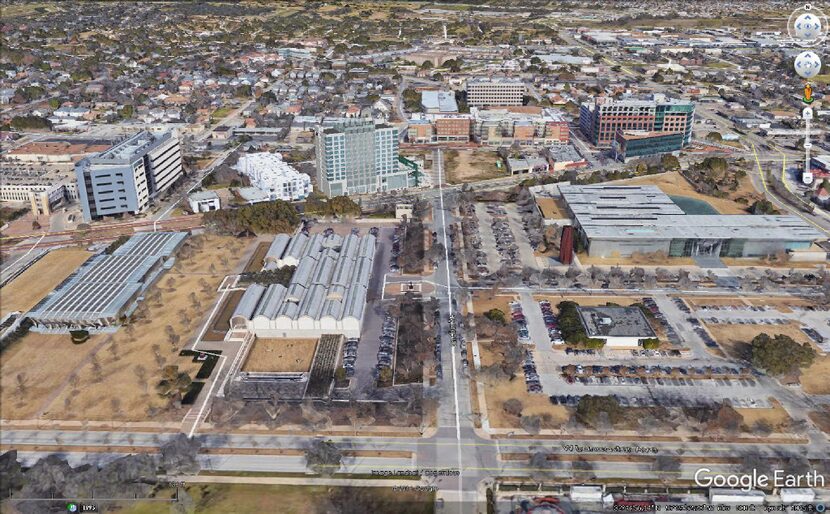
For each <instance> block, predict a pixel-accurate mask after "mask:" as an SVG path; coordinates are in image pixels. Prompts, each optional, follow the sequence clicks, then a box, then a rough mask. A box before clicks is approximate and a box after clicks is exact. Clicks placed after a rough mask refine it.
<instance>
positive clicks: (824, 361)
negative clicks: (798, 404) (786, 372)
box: [800, 355, 830, 394]
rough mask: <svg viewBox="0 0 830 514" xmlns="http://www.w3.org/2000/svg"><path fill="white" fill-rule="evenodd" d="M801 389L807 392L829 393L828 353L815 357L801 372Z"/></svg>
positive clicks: (829, 357) (829, 371) (829, 370)
mask: <svg viewBox="0 0 830 514" xmlns="http://www.w3.org/2000/svg"><path fill="white" fill-rule="evenodd" d="M800 380H801V389H803V390H804V392H805V393H808V394H830V355H825V356H823V357H816V360H815V362H813V365H812V366H810V367H809V368H807V369H805V370H803V371H802V373H801V378H800Z"/></svg>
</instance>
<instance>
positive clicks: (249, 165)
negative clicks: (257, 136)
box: [234, 152, 312, 202]
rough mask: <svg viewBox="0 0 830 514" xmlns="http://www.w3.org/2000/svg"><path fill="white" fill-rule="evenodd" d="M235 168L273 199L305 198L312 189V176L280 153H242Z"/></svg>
mask: <svg viewBox="0 0 830 514" xmlns="http://www.w3.org/2000/svg"><path fill="white" fill-rule="evenodd" d="M234 169H236V170H237V171H239V172H240V173H242V174H243V175H245V176H247V177H248V178H249V179H250V181H251V186H253V187H255V188H257V189H259V190H261V191H264V192H265V193H267V194H268V196H269V198H270V199H271V200H285V201H289V202H290V201H294V200H303V199H305V198H306V197H307V196H308V195H309V194H310V193H311V191H312V186H311V177H310V176H308V175H306V174H305V173H300V172H299V171H297V170H295V169H294V168H293V167H292V166H291V165H290V164H288V163H287V162H285V161H283V160H282V155H281V154H278V153H268V152H260V153H251V154H242V155H241V156H240V157H239V162H238V163H237V164H236V166H235V167H234Z"/></svg>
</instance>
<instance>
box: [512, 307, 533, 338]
mask: <svg viewBox="0 0 830 514" xmlns="http://www.w3.org/2000/svg"><path fill="white" fill-rule="evenodd" d="M509 305H510V319H512V320H513V326H514V327H515V328H516V335H518V337H519V341H521V342H524V343H527V342H530V330H529V329H528V328H527V319H525V315H524V312H522V304H521V302H510V304H509Z"/></svg>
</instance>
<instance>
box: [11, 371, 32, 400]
mask: <svg viewBox="0 0 830 514" xmlns="http://www.w3.org/2000/svg"><path fill="white" fill-rule="evenodd" d="M14 378H15V384H16V385H15V391H16V392H17V396H18V397H19V398H20V399H21V400H23V397H24V396H26V391H27V390H28V389H29V385H28V382H29V379H28V378H27V377H26V373H22V372H21V373H18V374H17V376H15V377H14Z"/></svg>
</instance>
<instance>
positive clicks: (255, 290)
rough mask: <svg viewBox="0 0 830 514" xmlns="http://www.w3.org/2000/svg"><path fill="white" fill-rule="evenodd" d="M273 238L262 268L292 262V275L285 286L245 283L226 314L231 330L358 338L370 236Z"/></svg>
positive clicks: (265, 334) (369, 271)
mask: <svg viewBox="0 0 830 514" xmlns="http://www.w3.org/2000/svg"><path fill="white" fill-rule="evenodd" d="M277 237H278V238H279V241H277V239H275V240H274V242H273V243H272V244H271V246H270V247H269V250H268V253H267V254H266V257H265V260H266V267H269V268H270V269H279V268H282V267H284V266H296V269H295V270H294V274H293V276H292V277H291V280H290V282H289V283H288V286H287V287H284V286H282V285H280V284H272V285H269V286H263V285H260V284H253V285H250V286H248V288H247V290H246V291H245V293H244V294H243V295H242V299H241V300H240V301H239V304H238V305H237V307H236V310H235V311H234V314H233V316H232V317H231V329H232V330H240V329H245V330H247V331H249V332H252V333H253V334H254V335H255V336H256V337H260V338H280V337H284V338H307V337H320V336H321V335H323V334H344V335H346V336H347V337H360V329H361V325H362V322H363V314H364V311H365V308H366V295H367V290H368V287H369V279H370V277H371V274H372V266H373V263H374V257H375V248H376V239H375V237H374V236H372V235H366V236H363V237H358V236H356V235H354V234H349V235H348V236H346V237H341V236H338V235H336V234H332V235H330V236H327V237H326V236H323V235H322V234H316V235H314V236H311V237H308V236H306V235H304V234H298V235H297V236H294V237H292V238H290V241H288V240H286V239H285V238H284V237H280V236H277ZM280 251H281V252H282V253H280Z"/></svg>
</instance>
